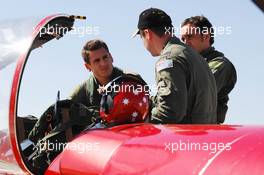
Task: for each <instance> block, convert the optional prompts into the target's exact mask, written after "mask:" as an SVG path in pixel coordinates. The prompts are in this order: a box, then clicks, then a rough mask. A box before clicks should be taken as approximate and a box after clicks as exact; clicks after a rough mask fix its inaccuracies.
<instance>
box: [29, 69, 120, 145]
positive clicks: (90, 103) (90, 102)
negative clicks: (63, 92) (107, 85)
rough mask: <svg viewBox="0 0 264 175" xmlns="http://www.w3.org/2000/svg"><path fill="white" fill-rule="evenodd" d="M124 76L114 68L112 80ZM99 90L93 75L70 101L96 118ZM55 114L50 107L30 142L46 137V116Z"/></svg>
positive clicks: (40, 120) (30, 135)
mask: <svg viewBox="0 0 264 175" xmlns="http://www.w3.org/2000/svg"><path fill="white" fill-rule="evenodd" d="M122 74H124V73H123V71H122V70H120V69H119V68H115V67H114V69H113V73H112V75H111V80H112V79H114V78H116V77H118V76H120V75H122ZM98 88H99V84H98V82H97V80H96V79H95V77H94V76H93V75H90V77H89V78H88V80H87V81H85V82H84V83H83V84H81V85H79V86H78V87H77V88H76V89H75V90H74V92H73V93H72V95H71V97H70V100H72V101H74V102H76V103H81V104H83V105H85V106H86V107H87V108H88V109H87V112H89V114H90V115H92V116H87V117H94V116H98V115H99V108H100V100H101V95H100V94H99V92H98V91H97V89H98ZM53 113H54V105H52V106H51V107H49V108H48V109H47V110H46V111H45V112H44V114H43V115H42V116H41V117H40V119H39V120H38V121H37V123H36V124H35V126H34V127H33V129H32V130H31V131H30V133H29V136H28V138H29V139H30V140H32V141H33V142H35V143H36V142H37V141H38V140H39V139H41V138H43V137H44V136H45V133H46V131H47V129H48V123H47V119H46V116H47V115H48V114H50V115H53ZM76 115H77V114H76ZM86 124H87V126H88V125H89V124H92V120H91V121H90V122H86ZM73 129H75V128H73ZM75 130H76V131H75ZM75 130H73V131H74V132H76V133H78V132H80V131H79V129H78V128H76V129H75Z"/></svg>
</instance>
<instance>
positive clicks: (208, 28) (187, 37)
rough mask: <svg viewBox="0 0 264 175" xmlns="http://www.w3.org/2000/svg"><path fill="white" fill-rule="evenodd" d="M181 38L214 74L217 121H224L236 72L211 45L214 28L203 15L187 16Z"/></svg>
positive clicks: (235, 79)
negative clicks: (197, 53)
mask: <svg viewBox="0 0 264 175" xmlns="http://www.w3.org/2000/svg"><path fill="white" fill-rule="evenodd" d="M181 39H182V41H183V42H185V43H186V44H187V45H189V46H191V47H192V48H193V49H195V50H196V51H197V52H199V53H200V54H201V55H202V56H203V57H204V58H205V60H206V61H207V62H208V65H209V67H210V69H211V71H212V72H213V74H214V77H215V80H216V86H217V92H218V94H217V122H218V123H224V121H225V116H226V112H227V109H228V106H227V102H228V100H229V97H228V94H229V93H230V92H231V91H232V89H233V88H234V86H235V84H236V81H237V74H236V69H235V67H234V65H233V64H232V63H231V62H230V61H229V60H228V59H227V58H226V57H225V55H224V54H223V53H221V52H219V51H217V50H215V48H214V47H213V46H212V45H213V43H214V29H213V27H212V24H211V23H210V21H209V20H208V19H207V18H206V17H204V16H194V17H190V18H187V19H185V20H184V21H183V23H182V28H181Z"/></svg>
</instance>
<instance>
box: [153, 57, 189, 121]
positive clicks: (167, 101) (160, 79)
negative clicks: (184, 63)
mask: <svg viewBox="0 0 264 175" xmlns="http://www.w3.org/2000/svg"><path fill="white" fill-rule="evenodd" d="M171 61H172V60H171ZM157 86H158V87H157V88H158V91H157V94H156V96H155V98H154V99H155V100H154V102H153V103H154V105H155V107H154V108H153V109H152V111H151V113H152V116H151V118H152V119H151V122H153V123H181V122H182V120H183V118H184V116H185V115H186V111H187V86H186V74H185V72H184V70H183V69H182V68H181V67H180V65H179V63H175V64H174V65H173V67H170V68H165V69H162V70H160V71H158V72H157Z"/></svg>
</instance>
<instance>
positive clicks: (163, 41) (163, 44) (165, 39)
mask: <svg viewBox="0 0 264 175" xmlns="http://www.w3.org/2000/svg"><path fill="white" fill-rule="evenodd" d="M170 39H171V36H167V35H165V36H163V37H162V38H160V41H159V43H160V45H159V47H158V49H159V53H160V54H161V53H162V51H163V49H164V48H165V47H166V45H167V43H168V41H169V40H170Z"/></svg>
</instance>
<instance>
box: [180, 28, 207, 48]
mask: <svg viewBox="0 0 264 175" xmlns="http://www.w3.org/2000/svg"><path fill="white" fill-rule="evenodd" d="M208 37H209V35H202V33H201V32H200V31H199V30H197V28H196V27H195V26H193V25H191V24H186V25H184V26H183V27H182V28H181V40H182V42H184V43H185V44H187V45H189V46H191V47H192V48H193V49H194V50H196V51H197V52H199V53H200V52H201V51H203V50H204V49H206V47H207V45H208V42H209V39H210V38H209V39H208Z"/></svg>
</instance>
